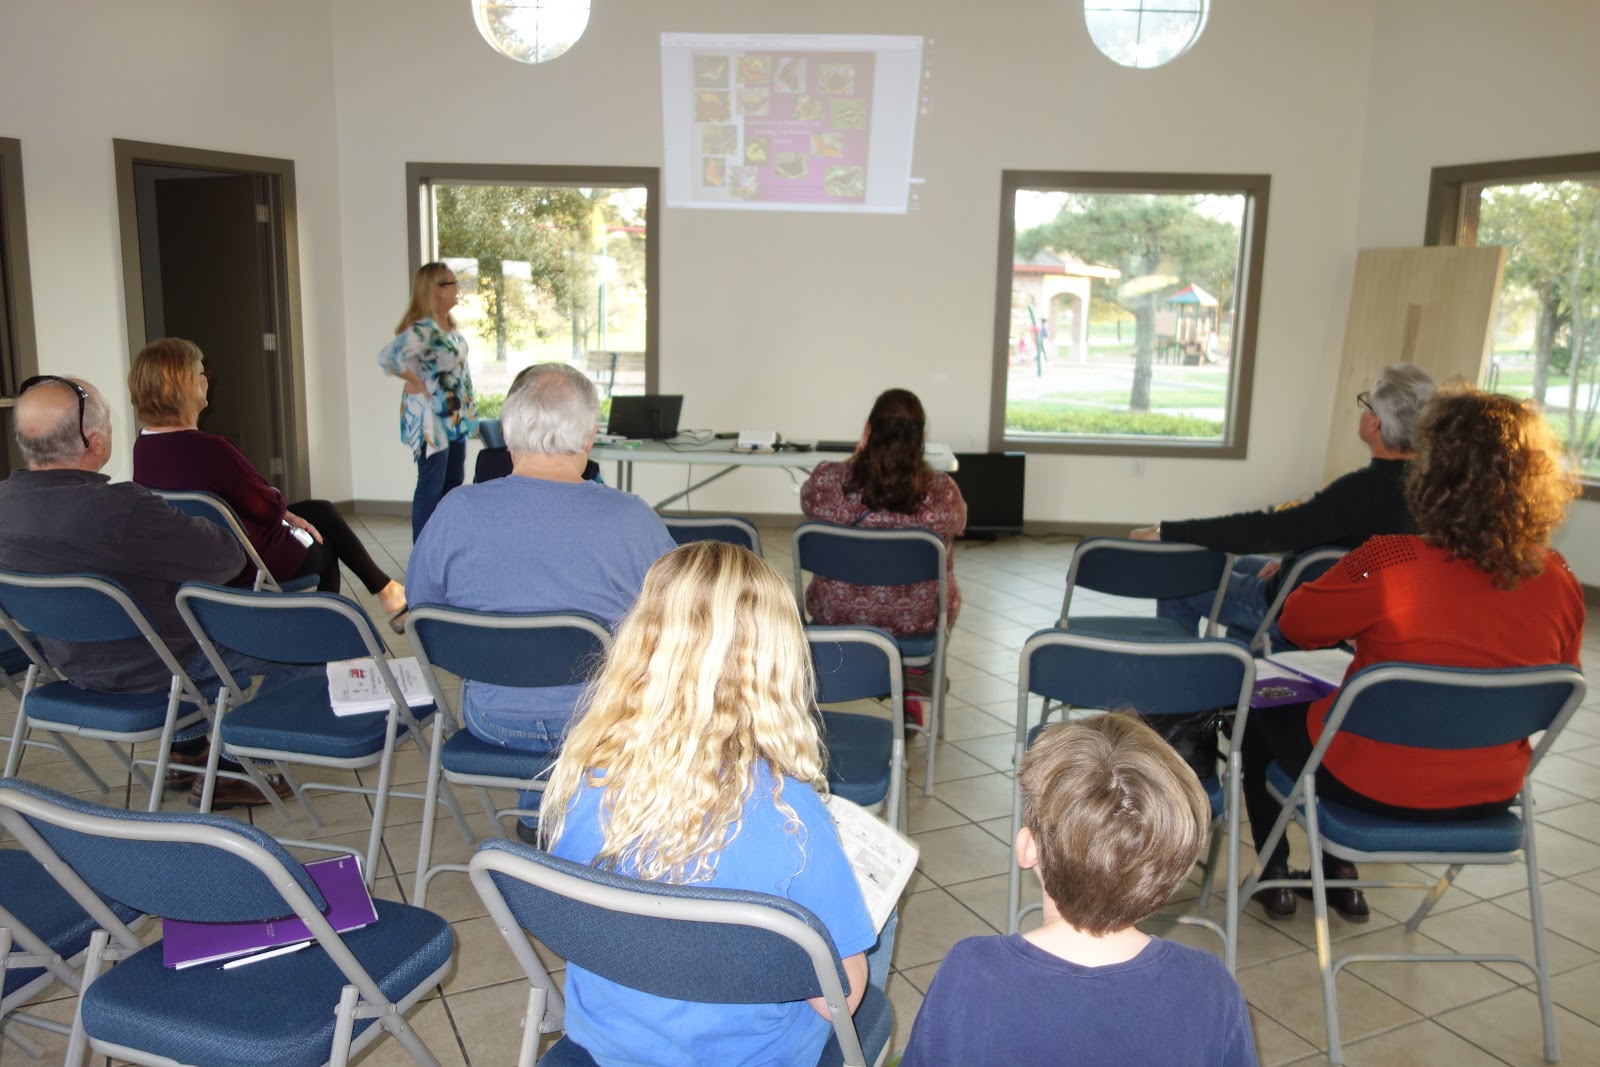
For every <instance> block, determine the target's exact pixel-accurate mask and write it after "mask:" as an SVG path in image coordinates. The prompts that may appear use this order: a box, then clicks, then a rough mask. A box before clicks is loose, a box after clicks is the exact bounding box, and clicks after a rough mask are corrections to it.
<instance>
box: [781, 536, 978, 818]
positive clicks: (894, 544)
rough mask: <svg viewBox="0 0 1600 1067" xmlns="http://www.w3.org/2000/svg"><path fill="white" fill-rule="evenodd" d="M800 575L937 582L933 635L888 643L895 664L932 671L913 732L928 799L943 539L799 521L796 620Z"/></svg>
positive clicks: (944, 611)
mask: <svg viewBox="0 0 1600 1067" xmlns="http://www.w3.org/2000/svg"><path fill="white" fill-rule="evenodd" d="M805 571H810V572H811V573H812V574H813V575H816V576H817V577H821V578H829V579H832V580H834V581H838V582H849V583H851V584H852V585H917V584H920V583H922V582H934V581H936V582H938V583H939V618H938V621H937V623H936V624H935V626H934V629H933V631H932V632H931V633H925V634H910V635H907V636H904V637H901V636H896V637H895V639H894V642H895V644H896V645H898V646H899V648H900V660H901V663H903V664H904V665H905V666H907V667H927V668H930V670H931V671H932V679H933V689H932V692H931V693H930V694H929V696H928V705H927V706H928V721H927V723H926V724H925V725H923V726H920V727H913V729H917V730H920V731H921V732H922V733H923V734H924V735H925V736H926V737H927V739H928V758H927V762H926V764H924V766H923V771H922V793H923V795H924V796H932V795H933V762H934V750H935V748H936V747H937V746H935V744H934V738H935V737H943V736H944V663H945V648H946V645H947V644H948V642H949V621H950V582H949V574H948V567H947V566H946V555H945V547H944V540H943V538H941V537H940V536H939V535H938V534H937V533H935V532H934V531H932V530H925V529H922V528H921V527H917V526H907V527H902V528H900V529H896V530H863V529H861V528H860V527H857V526H840V525H838V524H836V523H831V522H803V523H801V524H800V525H799V526H797V527H795V531H794V595H795V599H796V600H798V601H799V603H800V614H801V618H804V617H805V585H804V578H803V576H802V575H803V572H805Z"/></svg>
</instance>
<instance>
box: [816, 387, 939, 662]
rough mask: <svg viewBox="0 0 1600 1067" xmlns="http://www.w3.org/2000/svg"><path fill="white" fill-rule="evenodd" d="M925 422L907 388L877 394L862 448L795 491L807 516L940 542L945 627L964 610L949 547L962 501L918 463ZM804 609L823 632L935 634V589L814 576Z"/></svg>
mask: <svg viewBox="0 0 1600 1067" xmlns="http://www.w3.org/2000/svg"><path fill="white" fill-rule="evenodd" d="M926 424H927V419H926V417H925V416H924V415H923V413H922V402H921V401H920V400H918V399H917V397H916V394H915V393H912V392H911V391H909V390H906V389H890V390H888V391H887V392H885V393H883V394H882V395H880V396H879V397H878V399H877V401H876V402H875V403H873V405H872V414H870V415H868V416H867V425H866V428H865V429H864V430H862V432H861V443H860V444H859V445H857V446H856V451H855V454H854V455H852V456H851V457H850V458H849V459H848V460H846V461H844V462H843V463H822V464H819V465H818V466H817V469H816V470H814V471H812V472H811V477H809V478H807V479H806V483H805V485H803V486H801V488H800V507H801V509H802V510H804V511H805V513H806V517H807V518H812V519H821V520H823V521H824V522H837V523H841V524H843V525H846V526H859V527H861V528H862V529H865V530H885V529H895V528H898V527H903V526H922V527H925V528H927V529H930V530H933V531H934V532H935V533H937V534H938V535H939V536H940V537H942V538H943V539H944V546H945V551H946V553H947V559H948V561H949V563H948V566H949V580H950V620H949V621H950V624H951V625H952V626H953V625H955V621H956V615H958V614H959V613H960V611H961V590H960V588H959V587H957V585H956V572H955V554H954V553H953V552H951V551H950V542H951V541H952V540H954V539H955V537H956V536H957V535H958V534H960V533H961V531H962V530H964V529H966V527H967V502H966V501H965V500H963V499H961V490H960V489H958V488H956V483H955V479H953V478H951V477H950V476H949V475H948V474H941V473H939V472H938V471H935V470H932V469H930V468H929V467H928V465H927V464H926V463H925V462H923V459H922V445H923V441H924V440H925V438H924V435H923V430H924V427H925V426H926ZM806 611H807V612H808V613H810V615H811V617H812V618H813V619H814V620H816V621H817V622H819V623H822V624H824V625H828V626H879V627H882V628H883V629H885V630H888V631H889V632H890V633H892V634H895V635H896V636H907V635H910V634H925V633H928V632H929V631H930V630H932V629H934V626H935V623H936V621H937V618H936V617H937V615H938V612H939V585H938V583H937V582H922V583H919V584H917V585H880V586H861V585H851V584H850V583H848V582H836V581H831V580H829V579H827V578H815V579H813V580H812V582H811V585H810V587H809V588H808V589H807V590H806Z"/></svg>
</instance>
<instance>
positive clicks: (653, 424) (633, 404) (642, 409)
mask: <svg viewBox="0 0 1600 1067" xmlns="http://www.w3.org/2000/svg"><path fill="white" fill-rule="evenodd" d="M682 411H683V397H682V395H677V396H669V395H655V396H614V397H612V398H611V418H610V419H609V420H608V421H607V424H606V432H607V433H614V434H617V435H618V436H620V437H630V438H633V439H635V440H644V441H664V440H666V439H667V438H669V437H676V436H678V415H679V413H680V412H682Z"/></svg>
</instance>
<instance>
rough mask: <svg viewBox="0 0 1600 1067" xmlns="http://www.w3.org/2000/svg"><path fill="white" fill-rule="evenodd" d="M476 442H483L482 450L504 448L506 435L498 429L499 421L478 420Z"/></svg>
mask: <svg viewBox="0 0 1600 1067" xmlns="http://www.w3.org/2000/svg"><path fill="white" fill-rule="evenodd" d="M478 440H480V441H482V442H483V447H484V448H504V447H506V435H505V433H504V432H503V431H502V430H501V429H500V420H499V419H479V420H478Z"/></svg>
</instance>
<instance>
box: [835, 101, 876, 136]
mask: <svg viewBox="0 0 1600 1067" xmlns="http://www.w3.org/2000/svg"><path fill="white" fill-rule="evenodd" d="M829 103H830V104H832V105H833V122H832V126H833V128H834V129H836V130H864V129H866V128H867V102H866V101H865V100H830V101H829Z"/></svg>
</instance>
